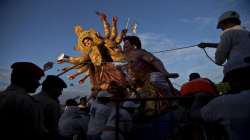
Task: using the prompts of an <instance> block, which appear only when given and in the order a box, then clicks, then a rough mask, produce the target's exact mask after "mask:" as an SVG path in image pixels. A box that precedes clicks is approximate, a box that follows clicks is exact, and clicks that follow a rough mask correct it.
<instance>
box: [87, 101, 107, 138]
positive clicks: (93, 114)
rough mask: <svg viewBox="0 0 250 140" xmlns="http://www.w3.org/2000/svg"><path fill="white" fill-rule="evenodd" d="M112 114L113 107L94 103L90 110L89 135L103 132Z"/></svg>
mask: <svg viewBox="0 0 250 140" xmlns="http://www.w3.org/2000/svg"><path fill="white" fill-rule="evenodd" d="M110 113H111V107H110V106H108V105H105V104H102V103H99V102H98V101H94V102H93V103H92V104H91V108H90V120H89V124H88V132H87V134H88V135H96V134H99V133H101V132H102V130H103V129H104V127H105V124H106V122H107V120H108V118H109V115H110Z"/></svg>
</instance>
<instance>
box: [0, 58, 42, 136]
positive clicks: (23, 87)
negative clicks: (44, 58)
mask: <svg viewBox="0 0 250 140" xmlns="http://www.w3.org/2000/svg"><path fill="white" fill-rule="evenodd" d="M11 68H12V72H11V84H10V86H9V87H8V88H7V89H6V90H5V91H4V92H2V93H0V94H1V97H0V98H1V100H0V114H1V115H0V124H1V125H0V133H1V134H0V139H3V140H4V139H8V140H13V139H16V138H18V139H23V140H24V139H25V140H34V139H37V140H38V139H42V138H43V136H44V135H45V129H44V127H43V125H42V120H41V116H40V112H39V108H38V105H37V101H36V100H35V99H34V98H33V97H32V96H30V95H29V93H34V92H35V91H36V89H37V88H38V87H39V85H40V83H39V80H40V78H41V77H42V76H43V75H44V72H43V70H42V69H41V68H40V67H38V66H37V65H35V64H33V63H30V62H16V63H14V64H12V65H11Z"/></svg>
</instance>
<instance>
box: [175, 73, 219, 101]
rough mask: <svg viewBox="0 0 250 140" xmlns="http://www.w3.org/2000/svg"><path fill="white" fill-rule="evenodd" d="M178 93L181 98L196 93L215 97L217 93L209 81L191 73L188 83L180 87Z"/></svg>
mask: <svg viewBox="0 0 250 140" xmlns="http://www.w3.org/2000/svg"><path fill="white" fill-rule="evenodd" d="M180 93H181V96H190V95H195V94H198V93H206V94H210V95H217V94H218V91H217V89H216V86H215V84H214V83H213V82H212V81H211V80H209V79H208V78H202V77H200V74H199V73H191V74H190V75H189V81H188V82H186V83H184V84H183V85H182V86H181V90H180Z"/></svg>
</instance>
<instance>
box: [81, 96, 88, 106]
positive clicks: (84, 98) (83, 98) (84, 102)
mask: <svg viewBox="0 0 250 140" xmlns="http://www.w3.org/2000/svg"><path fill="white" fill-rule="evenodd" d="M80 104H81V105H86V104H87V97H86V96H84V97H82V98H80Z"/></svg>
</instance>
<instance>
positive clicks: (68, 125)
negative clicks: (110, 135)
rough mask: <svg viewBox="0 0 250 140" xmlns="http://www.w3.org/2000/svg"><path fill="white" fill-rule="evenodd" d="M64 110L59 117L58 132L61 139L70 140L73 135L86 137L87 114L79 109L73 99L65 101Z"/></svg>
mask: <svg viewBox="0 0 250 140" xmlns="http://www.w3.org/2000/svg"><path fill="white" fill-rule="evenodd" d="M66 107H67V108H65V111H64V112H63V114H62V116H61V117H60V119H59V132H60V135H61V139H62V140H72V139H73V137H75V136H76V137H78V138H79V139H80V138H81V139H83V140H85V139H87V136H86V133H87V129H88V121H89V115H88V113H87V112H83V111H80V108H79V107H78V106H77V102H76V101H75V100H74V99H68V100H67V101H66Z"/></svg>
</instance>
